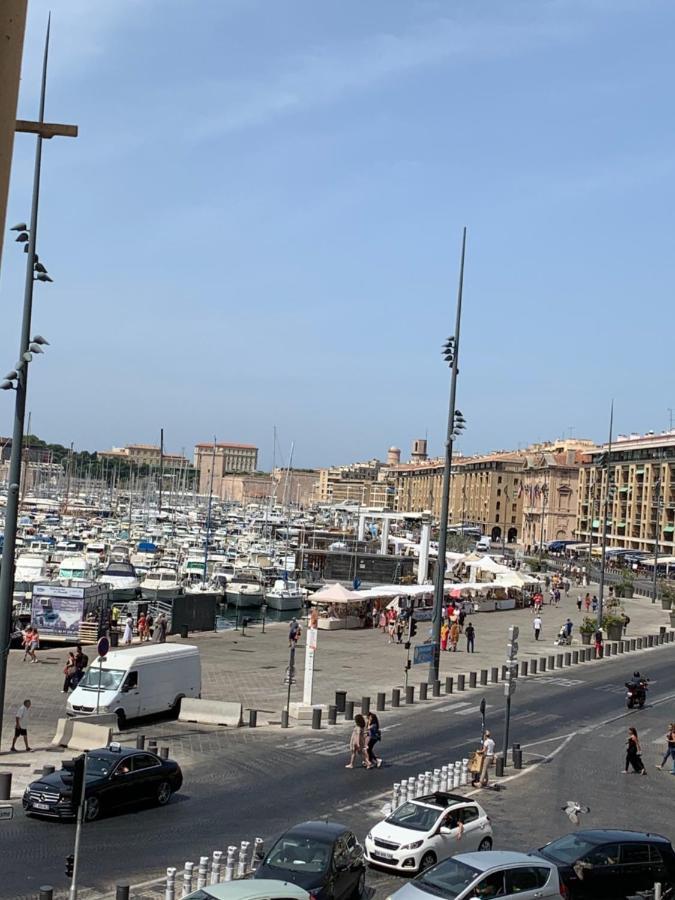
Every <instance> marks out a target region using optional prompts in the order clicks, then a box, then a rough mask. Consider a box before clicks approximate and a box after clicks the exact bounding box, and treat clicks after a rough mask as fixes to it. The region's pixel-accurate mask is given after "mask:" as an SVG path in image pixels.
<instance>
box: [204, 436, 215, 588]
mask: <svg viewBox="0 0 675 900" xmlns="http://www.w3.org/2000/svg"><path fill="white" fill-rule="evenodd" d="M215 468H216V436H215V434H214V435H213V453H212V454H211V478H210V479H209V505H208V507H207V510H206V540H205V542H204V576H203V583H204V584H206V572H207V568H206V567H207V565H208V562H209V539H210V537H211V504H212V502H213V473H214V471H215Z"/></svg>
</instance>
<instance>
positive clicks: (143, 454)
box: [96, 444, 189, 471]
mask: <svg viewBox="0 0 675 900" xmlns="http://www.w3.org/2000/svg"><path fill="white" fill-rule="evenodd" d="M96 455H97V456H98V457H100V458H101V459H109V460H112V461H113V462H114V461H115V460H121V461H123V462H127V463H130V464H131V465H134V466H148V467H149V468H159V466H160V459H161V457H162V451H161V448H160V447H158V446H156V445H155V444H127V446H126V447H113V448H112V450H98V451H97V453H96ZM162 464H163V466H164V469H165V470H167V471H170V470H171V469H182V468H185V466H187V465H189V461H188V460H187V458H186V457H185V456H182V455H181V454H179V453H164V458H163V463H162Z"/></svg>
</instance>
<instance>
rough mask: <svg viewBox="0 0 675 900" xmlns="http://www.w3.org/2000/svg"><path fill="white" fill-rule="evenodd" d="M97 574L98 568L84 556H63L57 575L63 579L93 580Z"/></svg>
mask: <svg viewBox="0 0 675 900" xmlns="http://www.w3.org/2000/svg"><path fill="white" fill-rule="evenodd" d="M97 574H98V568H97V567H96V566H94V565H92V563H91V562H90V561H89V560H88V559H87V558H86V557H85V556H79V555H78V556H64V557H63V559H62V560H61V565H60V566H59V574H58V576H57V577H58V578H59V579H63V581H94V580H95V579H96V575H97Z"/></svg>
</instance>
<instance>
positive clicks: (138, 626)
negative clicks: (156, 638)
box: [136, 612, 145, 643]
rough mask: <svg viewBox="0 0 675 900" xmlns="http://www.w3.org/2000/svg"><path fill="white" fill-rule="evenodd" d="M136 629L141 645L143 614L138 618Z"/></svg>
mask: <svg viewBox="0 0 675 900" xmlns="http://www.w3.org/2000/svg"><path fill="white" fill-rule="evenodd" d="M136 628H137V629H138V637H139V639H140V642H141V643H143V641H144V640H145V613H143V612H142V613H141V614H140V616H139V617H138V621H137V622H136Z"/></svg>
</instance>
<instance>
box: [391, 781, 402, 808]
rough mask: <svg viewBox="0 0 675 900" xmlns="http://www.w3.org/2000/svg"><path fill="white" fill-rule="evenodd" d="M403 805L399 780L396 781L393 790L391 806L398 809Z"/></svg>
mask: <svg viewBox="0 0 675 900" xmlns="http://www.w3.org/2000/svg"><path fill="white" fill-rule="evenodd" d="M400 805H401V784H400V782H398V781H395V782H394V787H393V790H392V792H391V808H392V811H393V810H395V809H397V808H398V807H399V806H400Z"/></svg>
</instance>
